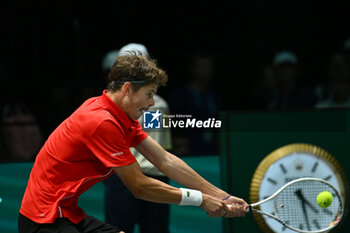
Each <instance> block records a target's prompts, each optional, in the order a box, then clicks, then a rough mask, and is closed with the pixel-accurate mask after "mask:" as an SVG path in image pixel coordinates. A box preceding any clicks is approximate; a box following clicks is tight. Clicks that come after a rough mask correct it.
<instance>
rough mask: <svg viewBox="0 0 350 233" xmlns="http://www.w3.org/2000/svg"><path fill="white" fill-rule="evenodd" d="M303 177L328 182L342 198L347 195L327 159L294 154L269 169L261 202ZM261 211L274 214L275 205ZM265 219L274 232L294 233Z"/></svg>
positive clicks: (311, 155)
mask: <svg viewBox="0 0 350 233" xmlns="http://www.w3.org/2000/svg"><path fill="white" fill-rule="evenodd" d="M301 177H315V178H320V179H324V180H327V181H328V182H330V183H331V184H333V185H334V187H335V188H336V189H337V190H338V191H339V193H340V194H341V195H342V196H344V195H345V194H344V186H343V183H342V181H341V178H340V176H339V174H338V171H337V169H336V168H335V166H333V164H331V163H330V162H329V161H328V160H327V159H324V158H323V157H320V156H318V155H315V154H313V153H309V152H292V153H290V154H287V155H284V156H283V157H281V158H279V159H277V160H276V161H274V162H273V163H272V164H271V165H270V166H269V167H268V169H267V170H266V172H265V173H264V176H263V178H262V180H261V183H260V188H259V192H258V198H259V201H260V200H263V199H266V198H267V197H269V196H270V195H272V194H273V193H274V192H276V191H277V190H278V189H279V188H280V187H281V186H282V185H284V184H286V183H288V182H289V181H292V180H294V179H297V178H301ZM343 194H344V195H343ZM260 209H261V210H262V211H266V212H269V213H273V203H271V202H270V203H269V204H265V205H261V206H260ZM263 218H264V220H265V222H266V224H267V225H268V227H269V228H270V229H271V230H272V231H274V232H285V233H294V231H292V230H289V229H288V228H285V227H283V226H282V225H281V224H280V223H278V222H277V221H276V220H273V219H271V218H269V217H266V216H263ZM316 221H317V220H316Z"/></svg>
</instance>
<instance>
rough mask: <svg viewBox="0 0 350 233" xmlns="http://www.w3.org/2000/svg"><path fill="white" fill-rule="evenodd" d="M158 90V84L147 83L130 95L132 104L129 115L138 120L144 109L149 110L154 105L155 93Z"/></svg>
mask: <svg viewBox="0 0 350 233" xmlns="http://www.w3.org/2000/svg"><path fill="white" fill-rule="evenodd" d="M156 92H157V85H147V86H144V87H141V88H140V89H138V90H137V91H135V92H133V93H132V94H131V95H130V103H131V106H130V108H129V111H128V115H129V117H130V118H131V119H134V120H137V119H139V117H140V116H142V113H143V111H147V110H148V109H149V108H150V107H151V106H153V105H154V99H153V97H154V95H155V94H156Z"/></svg>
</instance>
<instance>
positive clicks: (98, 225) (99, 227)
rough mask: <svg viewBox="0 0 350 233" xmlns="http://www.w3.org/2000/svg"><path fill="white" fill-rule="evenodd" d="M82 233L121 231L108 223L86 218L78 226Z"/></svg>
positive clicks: (90, 217) (112, 232) (113, 232)
mask: <svg viewBox="0 0 350 233" xmlns="http://www.w3.org/2000/svg"><path fill="white" fill-rule="evenodd" d="M78 229H79V230H80V232H81V233H117V232H120V230H119V229H118V228H117V227H115V226H112V225H110V224H108V223H105V222H103V221H100V220H98V219H97V218H94V217H92V216H88V215H87V216H86V217H85V218H84V220H83V221H81V222H80V223H79V224H78Z"/></svg>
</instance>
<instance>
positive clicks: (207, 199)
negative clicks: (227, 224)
mask: <svg viewBox="0 0 350 233" xmlns="http://www.w3.org/2000/svg"><path fill="white" fill-rule="evenodd" d="M224 206H225V204H224V202H223V201H221V200H219V199H216V198H214V197H212V196H209V195H207V194H204V193H203V202H202V204H201V208H202V209H203V210H204V211H205V212H207V214H208V216H210V217H222V216H224V214H225V213H226V212H225V210H224Z"/></svg>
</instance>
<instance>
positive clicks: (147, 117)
mask: <svg viewBox="0 0 350 233" xmlns="http://www.w3.org/2000/svg"><path fill="white" fill-rule="evenodd" d="M161 115H162V114H161V113H160V112H159V110H157V111H156V112H149V111H145V112H144V113H143V128H144V129H160V119H161Z"/></svg>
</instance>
